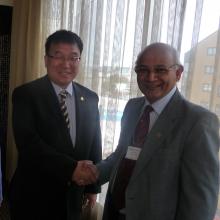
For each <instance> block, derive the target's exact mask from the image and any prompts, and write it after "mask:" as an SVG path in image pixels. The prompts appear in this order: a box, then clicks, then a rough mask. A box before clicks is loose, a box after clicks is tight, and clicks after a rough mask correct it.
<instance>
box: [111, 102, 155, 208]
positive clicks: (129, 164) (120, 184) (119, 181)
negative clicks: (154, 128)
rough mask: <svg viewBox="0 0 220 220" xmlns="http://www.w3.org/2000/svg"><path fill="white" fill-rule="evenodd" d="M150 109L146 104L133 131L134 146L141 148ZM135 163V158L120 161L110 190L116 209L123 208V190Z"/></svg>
mask: <svg viewBox="0 0 220 220" xmlns="http://www.w3.org/2000/svg"><path fill="white" fill-rule="evenodd" d="M151 111H153V108H152V107H151V106H150V105H148V106H146V107H145V110H144V112H143V113H142V115H141V117H140V119H139V121H138V123H137V126H136V129H135V132H134V142H133V146H134V147H139V148H141V147H142V146H143V144H144V142H145V140H146V136H147V133H148V129H149V123H150V112H151ZM135 165H136V160H130V159H127V158H123V159H122V161H121V162H120V165H119V168H118V172H117V176H116V178H115V183H114V188H113V192H112V202H113V206H114V207H115V209H116V210H120V209H122V208H125V190H126V188H127V185H128V183H129V180H130V177H131V175H132V172H133V169H134V167H135Z"/></svg>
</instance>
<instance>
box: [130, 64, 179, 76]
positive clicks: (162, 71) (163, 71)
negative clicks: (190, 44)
mask: <svg viewBox="0 0 220 220" xmlns="http://www.w3.org/2000/svg"><path fill="white" fill-rule="evenodd" d="M141 66H142V69H141ZM175 66H177V67H180V66H181V65H180V64H177V63H175V64H172V65H170V66H168V67H165V66H163V65H156V66H154V69H153V70H150V69H147V68H146V67H147V66H145V65H139V66H138V65H136V66H135V68H134V71H135V72H136V74H137V75H149V74H150V73H151V72H153V73H154V74H156V75H157V76H163V75H165V74H167V73H168V72H169V71H170V70H171V69H172V68H173V67H175ZM138 68H139V69H138ZM156 68H158V69H160V70H157V69H156ZM140 70H141V71H142V72H139V71H140Z"/></svg>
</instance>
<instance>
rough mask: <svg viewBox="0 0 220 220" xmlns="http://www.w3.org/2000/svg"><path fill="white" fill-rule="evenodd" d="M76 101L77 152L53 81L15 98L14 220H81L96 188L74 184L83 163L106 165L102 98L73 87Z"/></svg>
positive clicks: (32, 84)
mask: <svg viewBox="0 0 220 220" xmlns="http://www.w3.org/2000/svg"><path fill="white" fill-rule="evenodd" d="M73 89H74V92H75V101H76V144H75V146H73V144H72V142H71V138H70V135H69V132H68V128H67V126H66V124H65V121H64V117H63V115H62V113H61V111H60V106H59V102H58V99H57V95H56V93H55V91H54V89H53V87H52V84H51V82H50V81H49V79H48V77H47V76H45V77H42V78H40V79H37V80H35V81H33V82H30V83H27V84H25V85H23V86H20V87H18V88H16V89H15V90H14V92H13V97H12V102H13V129H14V136H15V142H16V145H17V149H18V153H19V154H18V164H17V169H16V172H15V175H14V177H13V180H12V182H11V187H10V201H11V203H10V204H11V210H12V217H13V216H15V217H16V216H17V218H14V219H19V220H20V219H22V220H24V219H29V220H32V219H37V220H44V219H45V220H46V219H47V220H49V219H53V220H54V219H59V220H65V219H68V220H69V219H74V220H75V219H78V218H77V216H78V214H79V213H80V210H81V205H82V195H83V193H84V192H90V193H98V192H100V187H97V186H95V185H90V186H87V187H86V188H84V187H79V186H77V185H76V184H74V183H73V182H71V177H72V173H73V171H74V168H75V167H76V163H77V161H78V160H85V159H86V160H92V161H93V162H94V163H97V162H98V161H100V160H101V135H100V122H99V112H98V97H97V95H96V94H95V93H94V92H92V91H90V90H89V89H87V88H85V87H83V86H81V85H79V84H77V83H73Z"/></svg>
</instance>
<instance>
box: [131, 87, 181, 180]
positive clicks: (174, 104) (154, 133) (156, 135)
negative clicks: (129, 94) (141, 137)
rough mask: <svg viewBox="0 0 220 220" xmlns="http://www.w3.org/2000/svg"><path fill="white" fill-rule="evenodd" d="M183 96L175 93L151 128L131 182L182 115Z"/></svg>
mask: <svg viewBox="0 0 220 220" xmlns="http://www.w3.org/2000/svg"><path fill="white" fill-rule="evenodd" d="M181 102H182V97H181V95H180V94H179V92H178V91H176V93H175V94H174V96H173V97H172V99H171V100H170V102H169V103H168V104H167V106H166V107H165V109H164V110H163V112H162V113H161V115H160V116H159V118H158V119H157V121H156V122H155V124H154V126H153V128H152V129H151V131H150V133H149V134H148V137H147V139H146V141H145V144H144V146H143V149H142V151H141V153H140V156H139V158H138V160H137V163H136V166H135V168H134V171H133V175H132V176H131V180H130V182H132V181H134V180H135V179H136V178H137V176H138V175H139V173H140V172H141V171H142V169H143V168H144V167H145V166H146V165H147V163H148V162H149V160H150V158H151V157H152V156H153V154H154V152H155V151H156V150H157V149H158V148H160V147H161V144H162V143H163V141H164V140H165V139H166V137H167V136H168V134H169V133H170V132H171V130H172V129H173V127H174V126H175V125H176V123H177V122H178V119H179V118H180V117H181V112H182V110H181V104H180V103H181Z"/></svg>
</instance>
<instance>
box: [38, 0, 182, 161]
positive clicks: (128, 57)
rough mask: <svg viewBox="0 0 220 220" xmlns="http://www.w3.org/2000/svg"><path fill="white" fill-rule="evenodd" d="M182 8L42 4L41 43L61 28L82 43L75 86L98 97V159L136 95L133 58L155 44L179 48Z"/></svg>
mask: <svg viewBox="0 0 220 220" xmlns="http://www.w3.org/2000/svg"><path fill="white" fill-rule="evenodd" d="M185 5H186V1H185V0H170V1H165V0H132V1H130V0H45V1H42V14H43V20H44V25H43V28H42V32H43V37H44V38H46V36H47V35H48V34H50V33H52V32H53V31H55V30H57V29H62V28H65V29H70V30H72V31H74V32H76V33H78V34H79V35H80V36H81V38H82V39H83V42H84V51H83V54H82V61H81V72H80V74H79V75H78V78H77V81H79V82H80V83H82V84H83V85H85V86H87V87H88V88H91V89H92V90H94V91H96V92H97V93H98V95H99V97H100V101H99V105H100V116H101V126H102V135H103V156H104V157H106V156H107V155H108V154H109V153H111V152H112V151H113V150H114V147H115V146H116V144H117V141H118V135H119V130H120V118H121V115H122V112H123V108H124V105H125V103H126V102H127V100H128V99H129V98H130V97H135V96H137V95H141V94H140V92H139V90H138V87H137V85H136V75H135V73H134V71H133V68H132V67H133V65H134V62H135V59H136V57H137V54H138V53H139V52H140V51H141V48H143V47H144V46H146V45H147V44H149V43H151V42H155V41H164V42H167V43H170V44H172V45H173V46H175V47H176V48H178V49H179V48H180V46H181V36H182V29H183V25H182V24H183V18H184V12H185ZM165 6H166V7H165Z"/></svg>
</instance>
